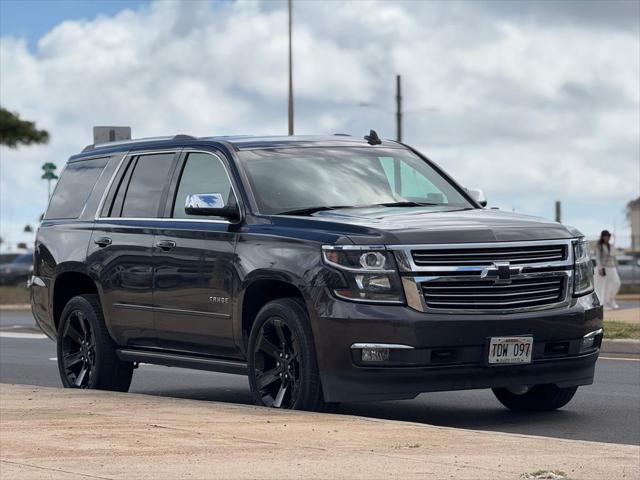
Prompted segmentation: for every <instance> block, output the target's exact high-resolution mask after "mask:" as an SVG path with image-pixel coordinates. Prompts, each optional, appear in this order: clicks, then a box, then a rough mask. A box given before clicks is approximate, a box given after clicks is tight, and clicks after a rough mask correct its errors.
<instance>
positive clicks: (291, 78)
mask: <svg viewBox="0 0 640 480" xmlns="http://www.w3.org/2000/svg"><path fill="white" fill-rule="evenodd" d="M291 3H292V0H288V5H289V135H293V52H292V48H291V10H292V6H291Z"/></svg>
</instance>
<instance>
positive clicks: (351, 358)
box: [313, 293, 602, 402]
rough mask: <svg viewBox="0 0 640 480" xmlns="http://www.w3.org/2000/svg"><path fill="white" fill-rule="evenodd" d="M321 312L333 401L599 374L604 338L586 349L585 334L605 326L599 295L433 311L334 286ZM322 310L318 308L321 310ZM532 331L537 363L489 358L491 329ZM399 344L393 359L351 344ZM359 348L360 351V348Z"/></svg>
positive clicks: (582, 379) (561, 382) (319, 344)
mask: <svg viewBox="0 0 640 480" xmlns="http://www.w3.org/2000/svg"><path fill="white" fill-rule="evenodd" d="M322 296H323V297H324V298H322V299H317V301H316V302H314V303H315V304H316V305H323V307H324V308H323V309H322V311H321V312H319V314H318V315H317V316H314V322H313V323H314V335H315V340H316V348H317V357H318V366H319V368H320V376H321V379H322V386H323V390H324V395H325V400H326V401H328V402H345V401H372V400H392V399H407V398H414V397H415V396H417V395H418V394H420V393H423V392H434V391H444V390H465V389H477V388H494V387H510V386H521V385H536V384H548V383H552V384H556V385H558V386H560V387H569V386H576V385H588V384H591V383H592V382H593V375H594V368H595V363H596V360H597V358H598V353H599V348H598V347H599V342H597V343H596V344H595V345H594V347H593V348H591V349H588V350H586V351H581V345H582V338H583V336H584V335H585V334H587V333H589V332H592V331H594V330H598V329H599V328H602V307H601V306H599V304H598V300H597V298H596V297H595V295H589V296H586V297H583V298H581V299H579V300H574V301H573V302H572V304H571V305H570V306H569V307H564V308H562V309H554V310H546V311H536V312H527V313H517V314H515V313H514V314H503V315H484V314H483V315H466V314H455V315H454V314H430V313H422V312H417V311H415V310H413V309H410V308H407V307H401V306H380V305H364V304H355V303H349V302H345V301H340V300H336V299H334V298H332V297H330V295H329V294H328V293H326V294H322ZM316 313H318V312H316ZM511 335H532V336H533V338H534V345H533V358H532V363H531V364H528V365H517V366H505V365H500V366H497V365H492V366H489V365H487V348H488V347H487V344H488V339H489V338H490V337H499V336H511ZM357 343H385V344H389V343H391V344H400V345H408V346H411V347H414V349H413V350H403V351H398V352H396V353H395V357H394V353H393V352H392V355H391V358H390V360H391V363H389V364H387V365H375V366H369V365H364V364H362V362H360V361H359V359H358V357H357V353H358V351H357V350H355V351H354V350H352V349H351V345H353V344H357ZM354 352H355V353H354Z"/></svg>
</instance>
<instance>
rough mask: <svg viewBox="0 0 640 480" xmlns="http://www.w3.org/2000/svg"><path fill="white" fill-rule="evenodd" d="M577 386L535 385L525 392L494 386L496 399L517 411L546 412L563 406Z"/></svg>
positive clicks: (569, 399)
mask: <svg viewBox="0 0 640 480" xmlns="http://www.w3.org/2000/svg"><path fill="white" fill-rule="evenodd" d="M577 390H578V387H568V388H560V387H558V386H556V385H552V384H551V385H535V386H533V387H531V388H530V389H529V390H528V391H527V392H526V393H522V394H518V393H514V392H512V391H511V390H509V389H507V388H494V389H493V394H494V395H495V396H496V398H497V399H498V401H499V402H500V403H502V404H503V405H504V406H505V407H507V408H508V409H510V410H514V411H517V412H547V411H550V410H557V409H558V408H562V407H564V406H565V405H566V404H567V403H569V402H570V401H571V399H572V398H573V396H574V395H575V394H576V391H577Z"/></svg>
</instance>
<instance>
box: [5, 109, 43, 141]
mask: <svg viewBox="0 0 640 480" xmlns="http://www.w3.org/2000/svg"><path fill="white" fill-rule="evenodd" d="M48 141H49V132H47V131H46V130H38V129H37V128H36V124H35V123H34V122H29V121H27V120H20V117H19V116H18V115H17V114H15V113H12V112H10V111H9V110H7V109H6V108H2V107H0V145H6V146H7V147H9V148H17V147H18V145H31V144H32V143H47V142H48Z"/></svg>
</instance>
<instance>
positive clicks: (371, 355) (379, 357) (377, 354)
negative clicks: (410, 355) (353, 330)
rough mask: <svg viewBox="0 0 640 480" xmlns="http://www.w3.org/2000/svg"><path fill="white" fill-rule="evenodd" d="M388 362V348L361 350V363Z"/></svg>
mask: <svg viewBox="0 0 640 480" xmlns="http://www.w3.org/2000/svg"><path fill="white" fill-rule="evenodd" d="M388 360H389V349H388V348H363V349H362V361H363V362H387V361H388Z"/></svg>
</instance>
